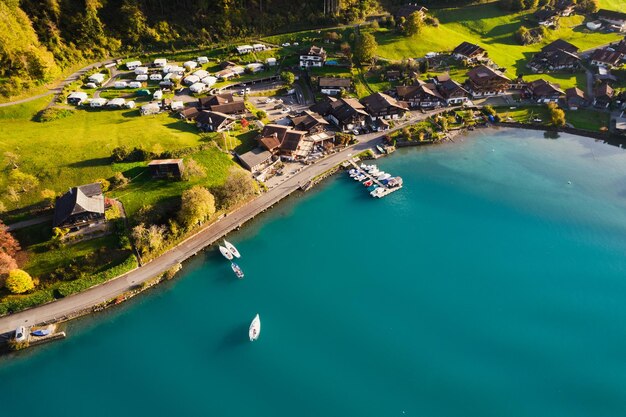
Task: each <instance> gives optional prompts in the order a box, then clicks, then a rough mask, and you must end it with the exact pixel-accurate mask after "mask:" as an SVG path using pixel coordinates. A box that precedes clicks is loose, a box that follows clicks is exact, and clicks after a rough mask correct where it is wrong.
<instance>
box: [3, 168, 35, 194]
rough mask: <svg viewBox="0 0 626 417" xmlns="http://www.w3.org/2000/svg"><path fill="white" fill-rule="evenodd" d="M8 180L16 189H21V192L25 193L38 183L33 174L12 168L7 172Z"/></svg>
mask: <svg viewBox="0 0 626 417" xmlns="http://www.w3.org/2000/svg"><path fill="white" fill-rule="evenodd" d="M9 182H10V183H11V185H12V186H13V187H14V188H16V189H21V190H22V192H24V193H27V192H29V191H31V190H32V189H34V188H36V187H37V186H38V185H39V180H38V179H37V177H35V176H34V175H30V174H27V173H25V172H22V171H20V170H19V169H14V170H13V171H11V173H10V174H9Z"/></svg>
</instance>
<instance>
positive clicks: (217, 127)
mask: <svg viewBox="0 0 626 417" xmlns="http://www.w3.org/2000/svg"><path fill="white" fill-rule="evenodd" d="M233 123H235V118H234V117H230V116H229V115H227V114H224V113H220V112H216V111H210V110H202V111H201V112H200V113H199V114H198V115H197V116H196V125H197V126H198V128H200V130H203V131H205V132H222V131H224V130H227V129H228V128H229V127H230V126H231V125H232V124H233Z"/></svg>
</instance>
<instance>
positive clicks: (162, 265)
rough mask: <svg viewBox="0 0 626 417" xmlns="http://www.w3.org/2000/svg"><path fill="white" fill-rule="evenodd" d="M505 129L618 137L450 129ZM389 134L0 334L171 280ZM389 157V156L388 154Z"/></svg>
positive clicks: (26, 315)
mask: <svg viewBox="0 0 626 417" xmlns="http://www.w3.org/2000/svg"><path fill="white" fill-rule="evenodd" d="M412 122H414V121H412ZM410 123H411V122H408V123H407V124H410ZM403 125H404V124H403ZM400 128H401V126H398V127H397V128H394V129H393V130H396V129H400ZM499 128H508V129H526V130H535V131H544V132H562V133H569V134H574V135H577V136H583V137H589V138H592V139H595V140H599V139H603V140H604V141H605V142H607V141H608V140H610V139H613V138H612V137H611V136H610V135H609V134H607V133H603V132H597V133H596V132H588V131H583V132H581V133H571V132H568V131H566V130H560V129H556V130H555V129H549V127H548V126H533V125H523V124H520V125H518V124H515V125H513V126H511V124H509V123H495V124H493V125H491V124H490V125H486V126H480V127H477V128H476V129H475V130H472V131H470V130H469V129H467V128H463V129H459V130H455V131H452V132H449V135H450V136H451V137H450V138H449V140H448V141H451V142H453V143H454V138H456V137H457V136H459V135H461V134H463V135H467V134H468V133H470V132H474V131H480V130H484V129H499ZM388 132H389V131H387V132H385V134H386V133H388ZM583 133H584V134H583ZM383 136H384V134H383V135H374V136H373V137H371V138H368V139H366V140H364V141H362V142H358V143H357V144H354V145H351V146H349V147H347V148H345V149H344V150H342V151H340V152H338V153H336V154H334V155H330V156H329V157H327V158H326V159H325V160H322V161H320V162H319V163H318V164H316V165H312V166H311V167H309V168H310V169H305V170H302V171H301V172H299V173H298V174H296V175H294V176H293V177H291V178H289V180H287V181H286V182H285V183H283V184H281V185H280V186H277V187H275V188H274V189H272V190H270V191H268V192H266V193H264V194H261V195H260V196H258V197H257V198H255V199H253V200H251V201H250V202H248V203H247V204H244V205H243V206H241V207H239V208H238V209H236V210H235V211H233V212H231V213H229V214H228V215H227V216H225V217H223V218H221V219H219V220H217V221H216V222H214V223H212V224H211V225H209V226H207V227H206V228H204V229H201V230H200V231H198V232H197V233H196V234H194V235H192V236H190V237H189V238H187V239H186V240H184V241H182V242H180V243H179V244H178V245H177V246H175V247H173V248H172V249H170V250H169V251H167V252H165V253H163V254H162V255H160V256H159V257H157V258H155V259H153V260H152V261H150V262H148V263H147V264H145V265H143V266H141V267H138V268H136V269H133V270H131V271H129V272H127V273H125V274H123V275H120V276H118V277H116V278H113V279H112V280H109V281H107V282H105V283H102V284H99V285H97V286H94V287H91V288H89V289H87V290H85V291H83V292H80V293H77V294H73V295H71V296H69V297H66V298H63V299H59V300H55V301H53V302H50V303H47V304H43V305H40V306H37V307H33V308H30V309H26V310H22V311H20V312H17V313H14V314H11V315H6V316H3V317H0V334H3V333H9V332H12V331H13V330H14V329H15V328H17V327H18V326H20V325H24V326H34V325H40V324H51V323H61V322H65V321H69V320H73V319H76V318H79V317H83V316H86V315H89V314H93V313H97V312H99V311H102V310H104V309H107V308H109V307H112V306H115V305H118V304H120V303H122V302H124V301H127V300H129V299H131V298H133V297H135V296H136V295H138V294H140V293H142V292H144V291H146V290H147V289H149V288H151V287H153V286H155V285H158V284H159V283H161V282H163V281H165V280H169V279H171V277H166V275H167V274H168V271H169V270H171V269H172V268H176V273H177V272H178V271H179V270H180V269H181V268H182V263H183V262H184V261H186V260H189V259H190V258H192V257H193V256H195V255H196V254H197V253H198V252H200V251H203V250H206V249H207V248H208V247H210V246H211V245H213V244H214V243H215V242H216V241H218V240H219V239H221V238H222V237H225V236H226V235H227V234H228V233H230V232H232V231H233V230H237V229H239V228H240V227H242V226H243V225H244V224H245V223H247V222H248V221H250V220H252V219H254V218H255V217H256V216H257V215H259V214H261V213H263V212H265V211H266V210H268V209H270V208H272V207H273V206H274V205H275V204H277V203H279V202H281V201H282V200H284V199H285V198H287V197H289V196H291V195H292V194H293V193H294V192H297V191H298V190H301V191H303V192H306V191H309V190H310V189H312V188H313V187H315V186H316V185H318V184H319V183H321V182H322V181H324V180H325V179H327V178H329V177H331V176H333V175H335V174H336V173H337V172H338V171H340V170H341V167H340V165H341V163H342V162H344V161H346V160H348V159H351V158H353V157H354V156H356V155H357V154H359V153H360V152H363V151H365V150H368V149H371V148H372V147H373V146H372V144H373V143H375V142H376V141H378V140H380V139H381V138H382V137H383ZM624 142H626V138H624ZM442 143H445V142H435V143H432V142H428V143H421V142H407V143H405V144H403V145H401V146H399V147H411V146H424V145H439V144H442ZM607 143H608V142H607ZM350 151H352V152H350ZM388 155H389V154H387V155H383V156H388ZM80 299H85V300H80Z"/></svg>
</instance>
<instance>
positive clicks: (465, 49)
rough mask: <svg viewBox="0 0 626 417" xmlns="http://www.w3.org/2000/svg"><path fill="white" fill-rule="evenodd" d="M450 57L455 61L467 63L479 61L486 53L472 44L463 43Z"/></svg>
mask: <svg viewBox="0 0 626 417" xmlns="http://www.w3.org/2000/svg"><path fill="white" fill-rule="evenodd" d="M452 56H453V57H454V58H456V59H465V60H468V61H474V62H475V61H479V60H481V59H482V58H484V57H486V56H487V51H485V50H484V49H483V48H481V47H480V46H478V45H474V44H473V43H469V42H463V43H461V44H460V45H459V46H457V47H456V48H454V50H453V51H452Z"/></svg>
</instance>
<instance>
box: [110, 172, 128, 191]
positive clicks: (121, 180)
mask: <svg viewBox="0 0 626 417" xmlns="http://www.w3.org/2000/svg"><path fill="white" fill-rule="evenodd" d="M111 184H112V185H113V187H114V188H121V187H123V186H125V185H126V184H128V178H126V177H125V176H124V174H122V173H121V172H116V173H115V174H114V175H113V178H111Z"/></svg>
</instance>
